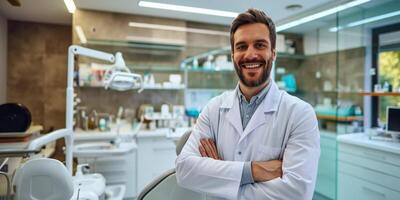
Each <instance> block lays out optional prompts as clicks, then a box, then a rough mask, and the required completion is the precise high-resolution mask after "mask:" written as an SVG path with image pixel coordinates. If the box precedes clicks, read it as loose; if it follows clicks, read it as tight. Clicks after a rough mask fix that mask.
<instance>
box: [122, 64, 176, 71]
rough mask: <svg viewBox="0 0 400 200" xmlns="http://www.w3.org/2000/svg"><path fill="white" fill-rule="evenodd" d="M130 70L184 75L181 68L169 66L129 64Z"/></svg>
mask: <svg viewBox="0 0 400 200" xmlns="http://www.w3.org/2000/svg"><path fill="white" fill-rule="evenodd" d="M127 66H128V68H129V69H131V70H133V71H150V72H165V73H182V69H180V68H179V67H169V66H165V67H162V66H138V65H130V64H127Z"/></svg>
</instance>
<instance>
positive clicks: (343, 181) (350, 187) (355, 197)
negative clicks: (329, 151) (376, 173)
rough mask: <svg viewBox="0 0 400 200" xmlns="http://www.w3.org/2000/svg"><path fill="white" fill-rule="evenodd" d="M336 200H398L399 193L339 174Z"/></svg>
mask: <svg viewBox="0 0 400 200" xmlns="http://www.w3.org/2000/svg"><path fill="white" fill-rule="evenodd" d="M338 179H339V180H338V200H398V199H399V197H400V192H396V191H393V190H390V189H388V188H385V187H382V186H380V185H377V184H373V183H370V182H368V181H364V180H362V179H359V178H356V177H353V176H350V175H348V174H344V173H341V172H339V174H338Z"/></svg>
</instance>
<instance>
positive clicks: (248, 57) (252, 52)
mask: <svg viewBox="0 0 400 200" xmlns="http://www.w3.org/2000/svg"><path fill="white" fill-rule="evenodd" d="M257 57H258V54H257V51H256V49H254V47H249V48H248V49H247V50H246V53H245V55H244V58H245V59H246V60H252V59H255V58H257Z"/></svg>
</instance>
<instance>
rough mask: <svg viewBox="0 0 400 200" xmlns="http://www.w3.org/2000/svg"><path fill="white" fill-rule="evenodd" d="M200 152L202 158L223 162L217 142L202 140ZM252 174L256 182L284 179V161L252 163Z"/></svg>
mask: <svg viewBox="0 0 400 200" xmlns="http://www.w3.org/2000/svg"><path fill="white" fill-rule="evenodd" d="M199 151H200V154H201V156H202V157H208V158H212V159H215V160H221V159H220V158H219V156H218V151H217V147H216V146H215V142H214V141H213V140H212V139H206V138H202V139H200V145H199ZM251 173H252V174H251V175H252V177H253V180H254V182H264V181H270V180H272V179H274V178H278V177H282V161H281V160H269V161H252V162H251Z"/></svg>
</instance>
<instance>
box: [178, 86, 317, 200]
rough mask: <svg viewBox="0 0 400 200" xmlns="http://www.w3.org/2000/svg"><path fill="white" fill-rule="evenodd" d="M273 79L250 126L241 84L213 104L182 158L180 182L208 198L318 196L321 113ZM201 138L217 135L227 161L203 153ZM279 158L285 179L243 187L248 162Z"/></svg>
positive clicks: (202, 116) (293, 198) (298, 198)
mask: <svg viewBox="0 0 400 200" xmlns="http://www.w3.org/2000/svg"><path fill="white" fill-rule="evenodd" d="M271 83H272V85H271V88H270V90H269V92H268V94H267V96H266V97H265V99H264V101H263V102H262V103H261V104H260V105H259V106H258V108H257V110H256V111H255V113H254V114H253V116H252V118H251V120H250V121H249V123H248V125H247V127H246V129H245V130H243V128H242V122H241V119H240V108H239V99H238V96H237V90H238V87H237V88H236V90H234V91H230V92H225V93H223V94H222V95H220V96H218V97H215V98H213V99H212V100H211V101H210V102H209V103H208V104H207V106H206V107H205V108H204V109H203V111H202V112H201V114H200V116H199V118H198V121H197V124H196V126H195V127H194V129H193V132H192V134H191V136H190V138H189V139H188V141H187V143H186V144H185V146H184V147H183V149H182V152H181V154H180V155H179V156H178V158H177V160H176V175H177V180H178V184H179V185H181V186H182V187H185V188H188V189H191V190H195V191H200V192H204V193H206V194H207V199H248V200H258V199H274V200H275V199H284V200H301V199H304V200H309V199H310V200H311V199H312V196H313V192H314V187H315V180H316V175H317V169H318V159H319V155H320V145H319V130H318V122H317V119H316V115H315V112H314V110H313V108H312V107H311V106H310V105H309V104H307V103H305V102H304V101H302V100H300V99H298V98H297V97H294V96H291V95H289V94H287V93H286V92H284V91H281V90H279V89H278V87H277V85H276V84H275V83H274V82H273V81H271ZM200 138H213V139H214V140H215V141H216V144H217V149H218V153H219V156H220V158H221V159H222V160H214V159H211V158H203V157H201V155H200V152H199V150H198V147H199V140H200ZM273 159H281V160H283V166H282V169H283V176H282V178H276V179H273V180H270V181H266V182H259V183H253V184H247V185H243V186H240V180H241V177H242V170H243V165H244V162H245V161H267V160H273Z"/></svg>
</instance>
